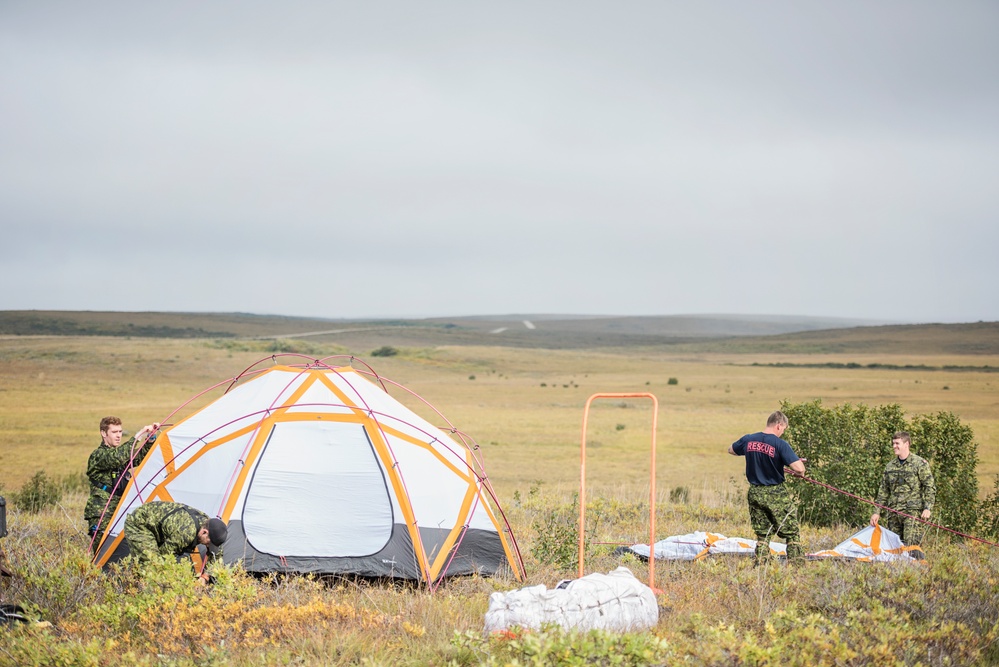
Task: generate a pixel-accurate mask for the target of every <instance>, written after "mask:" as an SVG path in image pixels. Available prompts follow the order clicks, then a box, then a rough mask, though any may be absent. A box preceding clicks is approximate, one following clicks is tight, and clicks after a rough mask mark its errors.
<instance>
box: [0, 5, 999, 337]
mask: <svg viewBox="0 0 999 667" xmlns="http://www.w3.org/2000/svg"><path fill="white" fill-rule="evenodd" d="M0 220H2V230H3V239H2V241H0V280H2V282H3V289H2V290H0V309H4V310H10V309H18V310H20V309H59V310H130V311H137V310H157V311H159V310H166V311H223V312H230V311H241V312H252V313H269V314H285V315H303V316H318V317H331V318H339V317H351V318H353V317H369V316H399V317H420V316H431V315H473V314H502V313H585V314H621V315H656V314H658V315H669V314H687V313H747V314H791V315H815V316H840V317H860V318H874V319H890V320H902V321H912V322H940V321H957V322H961V321H978V320H999V258H997V253H999V3H997V2H995V1H994V0H988V1H983V2H972V1H961V0H957V1H953V2H945V1H944V0H938V1H936V2H918V1H912V0H904V1H898V2H878V1H870V0H863V1H855V2H851V1H845V2H844V1H841V0H836V1H832V0H830V1H828V2H821V3H820V2H807V3H805V2H744V1H741V0H740V1H738V2H686V1H683V2H680V1H677V2H669V1H666V0H660V1H655V2H627V1H622V2H599V3H598V2H580V1H578V0H575V1H572V2H537V1H534V2H511V1H509V0H504V1H503V2H474V1H469V0H464V1H461V2H432V1H426V2H352V3H341V2H331V1H319V0H316V1H314V2H311V1H306V0H298V1H283V2H271V1H267V2H264V1H259V2H254V1H249V0H242V1H239V2H235V1H233V2H225V1H213V2H204V1H199V2H185V1H179V0H172V1H171V2H158V3H145V2H134V0H129V1H127V2H102V1H94V2H79V1H77V0H73V1H71V2H48V1H39V0H26V1H23V2H22V1H17V0H2V2H0Z"/></svg>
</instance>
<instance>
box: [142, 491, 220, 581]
mask: <svg viewBox="0 0 999 667" xmlns="http://www.w3.org/2000/svg"><path fill="white" fill-rule="evenodd" d="M228 533H229V531H228V528H227V527H226V525H225V522H224V521H222V520H221V519H215V518H212V519H209V518H208V515H207V514H205V513H204V512H202V511H200V510H196V509H194V508H193V507H191V506H189V505H185V504H183V503H171V502H164V501H153V502H149V503H145V504H143V505H140V506H139V507H137V508H136V509H135V510H134V511H133V512H132V513H131V514H129V515H128V516H127V517H126V518H125V539H126V540H127V541H128V549H129V554H130V555H133V556H135V557H136V558H138V559H139V562H140V563H145V562H148V561H149V560H150V559H151V558H152V557H153V556H155V555H157V554H159V555H163V556H174V557H176V558H177V559H178V560H182V559H183V558H184V557H186V556H191V555H193V554H194V552H195V551H197V549H198V545H205V546H206V547H208V546H209V545H211V546H212V547H214V549H210V551H211V553H212V555H213V557H214V558H216V559H221V558H222V545H223V544H224V543H225V540H226V537H228ZM201 574H202V578H204V579H205V580H206V581H207V577H208V575H207V573H206V572H202V573H201Z"/></svg>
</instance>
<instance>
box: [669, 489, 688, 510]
mask: <svg viewBox="0 0 999 667" xmlns="http://www.w3.org/2000/svg"><path fill="white" fill-rule="evenodd" d="M669 501H670V502H671V503H674V504H677V505H686V504H687V503H688V502H690V489H688V488H687V487H686V486H675V487H673V488H672V489H671V490H670V492H669Z"/></svg>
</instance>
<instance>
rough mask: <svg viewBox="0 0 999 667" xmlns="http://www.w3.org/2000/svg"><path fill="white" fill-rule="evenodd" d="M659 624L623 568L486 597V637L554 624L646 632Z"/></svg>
mask: <svg viewBox="0 0 999 667" xmlns="http://www.w3.org/2000/svg"><path fill="white" fill-rule="evenodd" d="M658 622H659V605H658V604H657V602H656V596H655V594H654V593H653V592H652V589H651V588H649V587H648V586H646V585H645V584H643V583H642V582H640V581H639V580H638V579H636V578H635V575H633V574H632V573H631V570H629V569H628V568H626V567H619V568H617V569H616V570H613V571H612V572H608V573H607V574H600V573H594V574H588V575H586V576H585V577H582V578H580V579H572V580H569V581H563V582H560V583H559V585H558V586H556V587H555V588H553V589H551V590H548V589H546V588H545V587H544V586H528V587H526V588H521V589H519V590H515V591H509V592H506V593H493V594H492V595H490V596H489V611H487V612H486V623H485V629H486V632H496V631H499V630H508V629H510V628H513V627H518V626H519V627H522V628H530V629H534V630H537V629H539V628H541V626H542V625H544V624H547V623H553V624H556V625H558V626H560V627H561V628H563V629H565V630H579V631H583V632H585V631H588V630H613V631H618V632H629V631H638V630H647V629H649V628H652V627H655V625H656V623H658Z"/></svg>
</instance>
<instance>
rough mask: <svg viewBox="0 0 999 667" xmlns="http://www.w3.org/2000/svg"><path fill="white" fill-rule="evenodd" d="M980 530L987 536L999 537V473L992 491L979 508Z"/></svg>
mask: <svg viewBox="0 0 999 667" xmlns="http://www.w3.org/2000/svg"><path fill="white" fill-rule="evenodd" d="M978 530H979V531H980V533H981V534H982V535H984V536H986V537H991V538H993V539H997V538H999V475H996V477H995V482H994V483H993V486H992V493H991V494H989V496H988V498H986V499H985V500H983V501H982V505H981V507H980V508H979V510H978Z"/></svg>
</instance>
